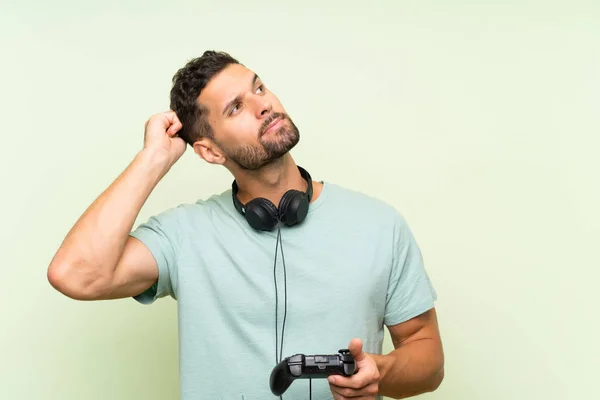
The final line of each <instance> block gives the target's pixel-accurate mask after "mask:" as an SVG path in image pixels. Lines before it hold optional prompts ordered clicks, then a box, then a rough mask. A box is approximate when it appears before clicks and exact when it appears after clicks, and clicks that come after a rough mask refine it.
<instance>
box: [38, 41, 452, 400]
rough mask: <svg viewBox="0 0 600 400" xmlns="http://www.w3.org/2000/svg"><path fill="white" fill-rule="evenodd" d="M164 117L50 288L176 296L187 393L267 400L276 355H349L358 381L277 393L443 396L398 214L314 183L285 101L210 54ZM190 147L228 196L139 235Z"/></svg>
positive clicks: (431, 313)
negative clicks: (222, 179)
mask: <svg viewBox="0 0 600 400" xmlns="http://www.w3.org/2000/svg"><path fill="white" fill-rule="evenodd" d="M171 109H172V111H168V112H164V113H161V114H157V115H154V116H152V117H151V118H150V119H149V120H148V121H147V123H146V127H145V139H144V146H143V149H142V150H141V151H140V152H139V153H138V154H137V155H136V156H135V158H134V160H133V161H132V162H131V164H130V165H129V166H128V167H127V168H126V170H125V171H124V172H123V173H122V174H121V175H120V176H119V177H118V178H117V179H116V180H115V181H114V182H113V183H112V184H111V185H110V186H109V187H108V188H107V189H106V191H104V192H103V193H102V194H101V195H100V196H99V197H98V198H97V199H96V200H95V201H94V202H93V203H92V204H91V206H90V207H89V208H88V209H87V210H86V211H85V213H84V214H83V215H82V216H81V218H80V219H79V220H78V221H77V223H76V224H75V225H74V227H73V228H72V229H71V231H70V232H69V233H68V235H67V236H66V238H65V240H64V242H63V243H62V245H61V247H60V248H59V249H58V251H57V253H56V255H55V257H54V258H53V260H52V262H51V265H50V266H49V270H48V278H49V280H50V282H51V284H52V285H53V286H54V287H55V288H56V289H57V290H58V291H60V292H61V293H63V294H65V295H66V296H69V297H71V298H73V299H80V300H102V299H117V298H125V297H133V298H135V299H136V300H137V301H139V302H140V303H143V304H149V303H152V302H154V301H155V300H156V299H158V298H161V297H165V296H171V297H173V298H174V299H176V300H177V302H178V317H179V340H180V356H181V357H180V375H181V398H182V399H184V400H187V399H190V400H191V399H199V398H202V399H242V398H244V399H246V400H249V399H268V398H272V397H273V394H272V393H271V392H270V388H269V376H270V373H271V370H272V368H273V367H274V366H275V365H276V364H277V362H279V361H280V360H281V359H282V358H284V357H286V356H290V355H293V354H296V353H303V354H336V353H337V351H338V350H339V349H341V348H344V347H346V348H349V349H350V352H351V353H352V355H353V356H354V358H355V359H356V361H357V366H358V372H357V373H356V374H355V375H353V376H351V377H344V376H332V377H330V378H328V379H316V380H312V381H310V382H309V381H308V380H296V381H295V382H294V383H293V384H292V385H291V386H290V387H289V388H288V390H287V392H286V393H285V394H284V397H286V398H291V399H301V398H308V396H309V394H308V391H309V390H310V391H311V395H312V398H313V399H316V400H317V399H319V400H320V399H330V398H332V396H333V398H334V399H338V400H339V399H350V398H351V399H374V398H381V396H389V397H393V398H404V397H410V396H414V395H417V394H420V393H424V392H429V391H433V390H435V389H436V388H437V387H438V386H439V385H440V383H441V381H442V379H443V371H444V368H443V365H444V357H443V350H442V344H441V340H440V334H439V330H438V325H437V318H436V314H435V307H434V301H435V300H436V293H435V290H434V289H433V287H432V285H431V283H430V281H429V278H428V276H427V273H426V272H425V269H424V266H423V261H422V258H421V253H420V251H419V248H418V246H417V243H416V241H415V239H414V237H413V235H412V234H411V231H410V229H409V227H408V225H407V223H406V221H405V220H404V219H403V217H402V216H401V215H400V214H399V213H398V212H397V211H396V210H394V209H393V208H392V207H391V206H389V205H387V204H385V203H383V202H381V201H379V200H376V199H374V198H371V197H369V196H366V195H364V194H360V193H357V192H355V191H351V190H349V189H345V188H342V187H340V186H338V185H336V184H334V183H330V182H319V181H313V180H312V179H311V177H310V174H309V173H308V171H306V170H304V169H302V168H301V167H299V166H297V165H296V164H295V162H294V159H293V158H292V156H291V155H290V150H291V149H292V148H293V147H294V146H295V145H296V144H297V143H298V140H299V132H298V128H297V127H296V126H295V125H294V123H293V121H292V119H291V118H290V116H289V115H288V114H287V112H286V110H285V109H284V107H283V106H282V105H281V103H280V102H279V100H278V99H277V97H276V96H275V94H273V93H272V92H270V91H269V90H268V88H267V87H266V85H265V84H264V82H263V81H262V80H261V78H260V77H258V76H257V75H256V74H255V73H254V72H253V71H251V70H250V69H248V68H246V67H245V66H244V65H242V64H241V63H239V62H238V61H237V60H235V59H234V58H232V57H231V56H230V55H228V54H226V53H223V52H214V51H207V52H205V53H204V54H203V55H202V56H201V57H199V58H196V59H194V60H192V61H190V62H189V63H187V64H186V65H185V66H184V67H183V68H182V69H181V70H179V71H178V72H177V74H176V75H175V76H174V78H173V88H172V91H171ZM187 145H189V146H190V147H191V148H193V149H194V151H195V152H196V154H198V156H200V157H202V158H203V159H204V160H206V161H207V162H209V163H212V164H219V165H222V166H224V167H225V168H227V169H228V170H229V171H230V172H231V174H232V175H233V179H234V181H233V183H232V188H231V189H230V190H227V191H225V192H223V193H220V194H216V195H213V196H211V197H209V198H208V199H203V200H198V201H197V202H195V203H194V204H181V205H178V206H176V207H173V208H171V209H169V210H166V211H164V212H162V213H160V214H159V215H156V216H153V217H152V218H150V219H149V220H148V221H147V222H145V223H143V224H141V225H140V226H138V227H137V228H136V229H135V230H133V231H132V228H133V224H134V222H135V219H136V217H137V215H138V213H139V211H140V209H141V207H142V206H143V204H144V202H145V201H146V199H147V198H148V196H149V194H150V193H151V191H152V190H153V189H154V187H155V186H156V184H157V183H158V182H159V181H160V179H161V178H162V177H163V176H164V175H165V174H166V173H167V172H168V171H169V169H170V168H171V167H172V166H173V165H174V164H175V162H176V161H177V160H178V159H179V158H180V157H181V155H182V154H183V153H184V151H185V149H186V146H187ZM259 198H260V200H259ZM384 326H385V327H387V329H389V332H390V334H391V337H392V339H393V343H394V347H395V350H394V351H392V352H391V353H389V354H381V353H382V348H381V345H382V341H383V338H384ZM140 367H142V368H143V366H140ZM309 384H310V385H309Z"/></svg>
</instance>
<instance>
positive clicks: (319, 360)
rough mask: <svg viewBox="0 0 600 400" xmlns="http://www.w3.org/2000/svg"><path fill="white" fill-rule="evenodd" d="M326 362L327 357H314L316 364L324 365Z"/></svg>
mask: <svg viewBox="0 0 600 400" xmlns="http://www.w3.org/2000/svg"><path fill="white" fill-rule="evenodd" d="M327 361H328V358H327V356H315V362H316V363H326V362H327Z"/></svg>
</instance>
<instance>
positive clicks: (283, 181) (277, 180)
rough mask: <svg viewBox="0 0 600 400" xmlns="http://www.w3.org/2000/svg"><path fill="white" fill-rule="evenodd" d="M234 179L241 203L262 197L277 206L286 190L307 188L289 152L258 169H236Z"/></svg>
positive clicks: (303, 189)
mask: <svg viewBox="0 0 600 400" xmlns="http://www.w3.org/2000/svg"><path fill="white" fill-rule="evenodd" d="M234 179H235V180H236V183H237V185H238V188H239V191H238V198H239V199H240V201H241V202H242V203H243V204H245V203H247V202H248V201H250V200H252V199H253V198H256V197H264V198H266V199H268V200H270V201H271V202H272V203H273V204H275V205H276V206H277V205H278V204H279V201H280V200H281V198H282V197H283V194H284V193H285V192H287V191H288V190H290V189H296V190H300V191H302V192H304V191H306V188H307V186H306V181H305V180H304V178H302V176H301V175H300V171H299V170H298V166H297V165H296V163H295V162H294V160H293V158H292V156H291V155H290V154H289V153H288V154H286V155H284V156H283V157H281V158H280V159H279V160H277V161H275V162H273V163H271V164H269V165H267V166H265V167H263V168H261V169H260V170H258V171H236V172H235V173H234Z"/></svg>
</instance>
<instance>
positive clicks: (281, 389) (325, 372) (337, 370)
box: [270, 349, 357, 396]
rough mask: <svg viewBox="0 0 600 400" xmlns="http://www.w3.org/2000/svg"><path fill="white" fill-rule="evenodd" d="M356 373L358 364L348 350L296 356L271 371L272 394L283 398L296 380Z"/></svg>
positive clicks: (283, 361) (286, 359)
mask: <svg viewBox="0 0 600 400" xmlns="http://www.w3.org/2000/svg"><path fill="white" fill-rule="evenodd" d="M356 372H357V370H356V362H355V361H354V357H352V354H350V350H348V349H341V350H339V351H338V354H325V355H304V354H295V355H293V356H290V357H286V358H284V359H283V360H282V361H281V362H280V363H279V364H277V365H276V366H275V368H273V371H271V378H270V385H271V392H273V394H274V395H275V396H281V395H282V394H283V393H285V391H286V390H287V389H288V388H289V387H290V385H291V384H292V382H294V380H296V379H315V378H327V377H328V376H329V375H343V376H351V375H354V374H355V373H356Z"/></svg>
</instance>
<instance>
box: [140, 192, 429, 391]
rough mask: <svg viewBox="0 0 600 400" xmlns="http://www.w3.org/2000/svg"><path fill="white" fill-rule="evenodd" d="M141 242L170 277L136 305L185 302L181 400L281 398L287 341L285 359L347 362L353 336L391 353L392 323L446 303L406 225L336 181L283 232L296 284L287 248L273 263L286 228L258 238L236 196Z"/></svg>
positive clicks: (219, 199) (190, 208)
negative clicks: (341, 358)
mask: <svg viewBox="0 0 600 400" xmlns="http://www.w3.org/2000/svg"><path fill="white" fill-rule="evenodd" d="M131 235H132V236H134V237H136V238H138V239H139V240H141V241H142V242H143V243H145V244H146V246H147V247H148V248H149V249H150V251H151V252H152V254H153V255H154V257H155V258H156V260H157V263H158V269H159V278H158V282H157V283H156V284H155V285H154V286H152V287H151V288H149V289H148V290H147V291H146V292H144V293H142V294H140V295H139V296H136V297H135V299H136V300H137V301H139V302H140V303H143V304H150V303H152V302H154V301H155V300H156V299H158V298H161V297H165V296H171V297H172V298H174V299H176V300H177V304H178V318H179V353H180V379H181V399H182V400H197V399H210V400H217V399H224V400H232V399H244V400H266V399H270V398H273V399H275V398H276V397H275V396H274V395H273V394H272V393H271V391H270V388H269V376H270V373H271V370H272V369H273V367H274V366H275V365H276V363H277V361H278V360H279V357H278V356H279V354H276V335H277V339H278V341H277V346H278V348H279V351H280V352H281V356H282V357H287V356H291V355H293V354H296V353H304V354H336V353H337V352H338V350H339V349H342V348H347V347H348V344H349V343H350V340H351V339H352V338H354V337H358V338H360V339H362V342H363V350H364V351H365V352H369V353H376V354H381V351H382V342H383V339H384V325H388V326H389V325H395V324H398V323H400V322H403V321H406V320H408V319H410V318H412V317H414V316H416V315H419V314H421V313H423V312H425V311H427V310H429V309H431V308H432V307H433V306H434V301H435V300H436V298H437V296H436V292H435V290H434V288H433V286H432V285H431V283H430V280H429V277H428V275H427V273H426V271H425V269H424V265H423V260H422V257H421V253H420V251H419V248H418V245H417V243H416V241H415V239H414V237H413V235H412V233H411V231H410V229H409V227H408V225H407V223H406V221H405V219H404V218H403V217H402V216H401V215H400V214H399V213H398V212H397V211H396V210H395V209H394V208H392V207H391V206H390V205H387V204H386V203H384V202H382V201H380V200H377V199H375V198H373V197H369V196H367V195H364V194H361V193H359V192H356V191H353V190H349V189H346V188H343V187H341V186H338V185H336V184H332V183H328V182H325V183H324V186H323V190H322V192H321V194H320V196H319V197H318V198H317V199H316V200H315V201H314V202H313V203H311V205H310V209H309V213H308V216H307V218H306V220H305V221H304V222H303V223H302V224H300V225H297V226H294V227H285V226H282V227H281V242H282V243H281V246H282V248H283V256H284V260H285V281H284V268H283V262H282V261H283V259H282V252H281V249H279V250H278V252H277V263H276V267H275V264H274V260H275V250H276V240H277V229H275V230H274V231H272V232H258V231H254V230H253V229H252V228H251V227H250V226H249V225H248V223H247V222H246V221H245V219H244V217H243V216H242V215H240V214H239V213H238V212H237V211H236V210H235V208H234V205H233V202H232V198H231V190H227V191H225V192H223V193H221V194H218V195H214V196H212V197H210V198H208V199H205V200H200V201H198V202H196V203H194V204H183V205H180V206H178V207H174V208H171V209H169V210H166V211H165V212H163V213H161V214H159V215H156V216H154V217H151V218H149V220H148V221H147V222H146V223H143V224H141V225H140V226H139V227H137V229H135V231H134V232H132V233H131ZM274 270H275V271H276V272H274ZM275 277H276V278H277V291H278V296H277V299H276V296H275ZM286 289H287V314H286V320H285V331H284V339H283V350H281V328H282V322H283V316H284V311H285V305H286V304H285V303H286V296H285V293H284V291H285V290H286ZM276 300H277V301H276ZM276 302H277V306H278V315H277V325H278V327H277V328H278V329H277V332H276V329H275V321H276V319H275V318H276V315H275V304H276ZM308 389H309V381H308V380H305V379H301V380H296V381H295V382H294V383H292V385H291V386H290V388H289V389H288V390H287V392H286V393H285V394H284V395H283V399H286V398H287V399H294V400H298V399H308V398H309V396H308ZM312 398H313V399H314V400H323V399H331V398H332V395H331V392H330V389H329V385H328V383H327V380H326V379H313V380H312Z"/></svg>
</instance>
